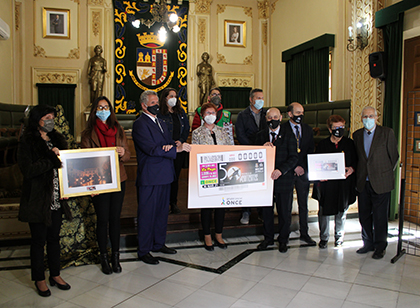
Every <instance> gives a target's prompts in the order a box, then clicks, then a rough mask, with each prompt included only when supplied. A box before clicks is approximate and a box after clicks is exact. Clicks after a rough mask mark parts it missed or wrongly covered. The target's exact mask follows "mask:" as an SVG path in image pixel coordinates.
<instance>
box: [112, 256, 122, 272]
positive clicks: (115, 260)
mask: <svg viewBox="0 0 420 308" xmlns="http://www.w3.org/2000/svg"><path fill="white" fill-rule="evenodd" d="M111 265H112V271H113V272H114V273H117V274H119V273H121V271H122V267H121V264H120V253H119V252H113V253H112V255H111Z"/></svg>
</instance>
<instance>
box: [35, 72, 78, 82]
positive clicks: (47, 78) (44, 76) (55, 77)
mask: <svg viewBox="0 0 420 308" xmlns="http://www.w3.org/2000/svg"><path fill="white" fill-rule="evenodd" d="M36 78H37V80H36V83H63V84H75V83H76V79H77V74H68V73H62V72H54V73H37V74H36Z"/></svg>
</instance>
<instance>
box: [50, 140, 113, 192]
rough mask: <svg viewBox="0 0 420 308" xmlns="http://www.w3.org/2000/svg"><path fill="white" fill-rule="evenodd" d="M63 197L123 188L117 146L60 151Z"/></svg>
mask: <svg viewBox="0 0 420 308" xmlns="http://www.w3.org/2000/svg"><path fill="white" fill-rule="evenodd" d="M59 158H60V159H61V162H62V167H61V168H60V169H58V179H59V182H60V197H61V198H68V197H77V196H87V195H92V194H95V195H96V194H102V193H108V192H115V191H121V181H120V166H119V158H118V153H117V148H116V147H109V148H94V149H78V150H64V151H60V156H59Z"/></svg>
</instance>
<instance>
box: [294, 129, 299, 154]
mask: <svg viewBox="0 0 420 308" xmlns="http://www.w3.org/2000/svg"><path fill="white" fill-rule="evenodd" d="M295 129H296V141H297V151H298V153H300V147H299V146H300V133H299V125H295Z"/></svg>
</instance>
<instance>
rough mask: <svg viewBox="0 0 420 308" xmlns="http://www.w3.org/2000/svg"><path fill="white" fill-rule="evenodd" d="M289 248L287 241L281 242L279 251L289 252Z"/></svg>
mask: <svg viewBox="0 0 420 308" xmlns="http://www.w3.org/2000/svg"><path fill="white" fill-rule="evenodd" d="M288 249H289V247H287V244H286V243H279V251H280V252H281V253H285V252H287V250H288Z"/></svg>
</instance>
